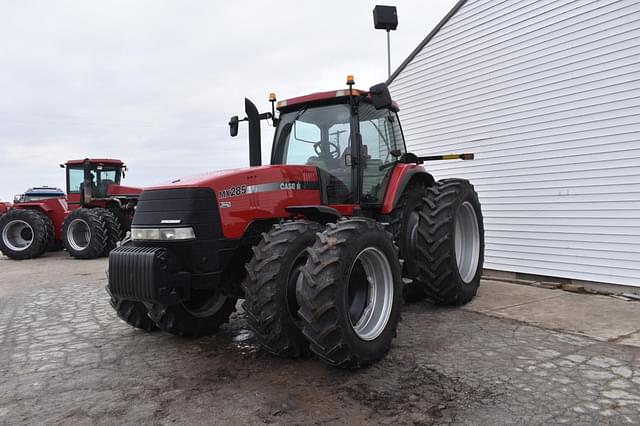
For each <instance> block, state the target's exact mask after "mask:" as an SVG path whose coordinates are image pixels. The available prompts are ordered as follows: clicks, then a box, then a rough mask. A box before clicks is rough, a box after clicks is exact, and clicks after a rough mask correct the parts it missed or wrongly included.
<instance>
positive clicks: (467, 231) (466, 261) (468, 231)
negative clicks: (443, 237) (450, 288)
mask: <svg viewBox="0 0 640 426" xmlns="http://www.w3.org/2000/svg"><path fill="white" fill-rule="evenodd" d="M455 250H456V262H457V264H458V273H459V274H460V278H462V281H464V282H465V283H470V282H471V281H472V280H473V278H474V277H475V276H476V272H477V271H478V259H479V258H480V230H479V227H478V218H477V216H476V212H475V209H474V208H473V206H472V205H471V203H470V202H468V201H465V202H463V203H462V205H461V206H460V207H459V208H458V211H457V213H456V225H455Z"/></svg>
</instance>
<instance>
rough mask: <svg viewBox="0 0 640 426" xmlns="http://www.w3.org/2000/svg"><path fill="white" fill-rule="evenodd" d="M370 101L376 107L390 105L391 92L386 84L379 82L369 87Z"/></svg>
mask: <svg viewBox="0 0 640 426" xmlns="http://www.w3.org/2000/svg"><path fill="white" fill-rule="evenodd" d="M369 95H370V96H371V102H372V103H373V106H374V107H375V108H376V109H383V108H389V107H390V106H391V93H389V88H388V87H387V85H386V84H384V83H380V84H376V85H375V86H371V88H370V89H369Z"/></svg>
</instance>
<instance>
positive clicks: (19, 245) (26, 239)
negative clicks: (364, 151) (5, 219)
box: [2, 220, 33, 251]
mask: <svg viewBox="0 0 640 426" xmlns="http://www.w3.org/2000/svg"><path fill="white" fill-rule="evenodd" d="M2 242H3V243H4V245H5V246H6V247H7V248H9V249H11V250H13V251H24V250H26V249H28V248H29V247H31V244H33V228H32V227H31V225H29V224H28V223H27V222H25V221H24V220H12V221H11V222H9V223H7V226H5V227H4V229H3V230H2Z"/></svg>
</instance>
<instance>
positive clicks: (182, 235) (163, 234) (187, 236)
mask: <svg viewBox="0 0 640 426" xmlns="http://www.w3.org/2000/svg"><path fill="white" fill-rule="evenodd" d="M195 238H196V233H195V232H193V228H131V239H132V240H133V241H185V240H195Z"/></svg>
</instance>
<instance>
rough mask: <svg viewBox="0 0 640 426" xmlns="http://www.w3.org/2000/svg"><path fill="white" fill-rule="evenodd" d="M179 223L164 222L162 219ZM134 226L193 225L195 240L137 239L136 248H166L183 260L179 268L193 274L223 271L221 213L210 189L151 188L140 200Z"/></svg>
mask: <svg viewBox="0 0 640 426" xmlns="http://www.w3.org/2000/svg"><path fill="white" fill-rule="evenodd" d="M163 220H167V221H177V220H179V221H180V223H179V224H167V223H165V224H163V223H162V221H163ZM132 226H139V227H149V228H158V227H176V226H191V227H193V229H194V231H195V234H196V239H195V240H193V241H134V242H133V245H134V246H136V247H150V246H152V247H163V248H166V249H167V250H168V251H169V253H170V254H171V255H172V258H173V257H175V258H176V259H179V260H180V269H181V270H183V271H187V272H191V273H193V274H208V273H211V272H217V271H220V270H222V265H221V264H220V256H219V251H220V249H221V247H222V245H223V244H224V239H223V236H222V228H221V224H220V214H219V212H218V205H217V202H216V197H215V194H214V192H213V191H212V190H211V189H209V188H175V189H152V190H148V191H144V192H143V193H142V195H141V196H140V200H139V201H138V206H137V207H136V211H135V214H134V216H133V223H132Z"/></svg>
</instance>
